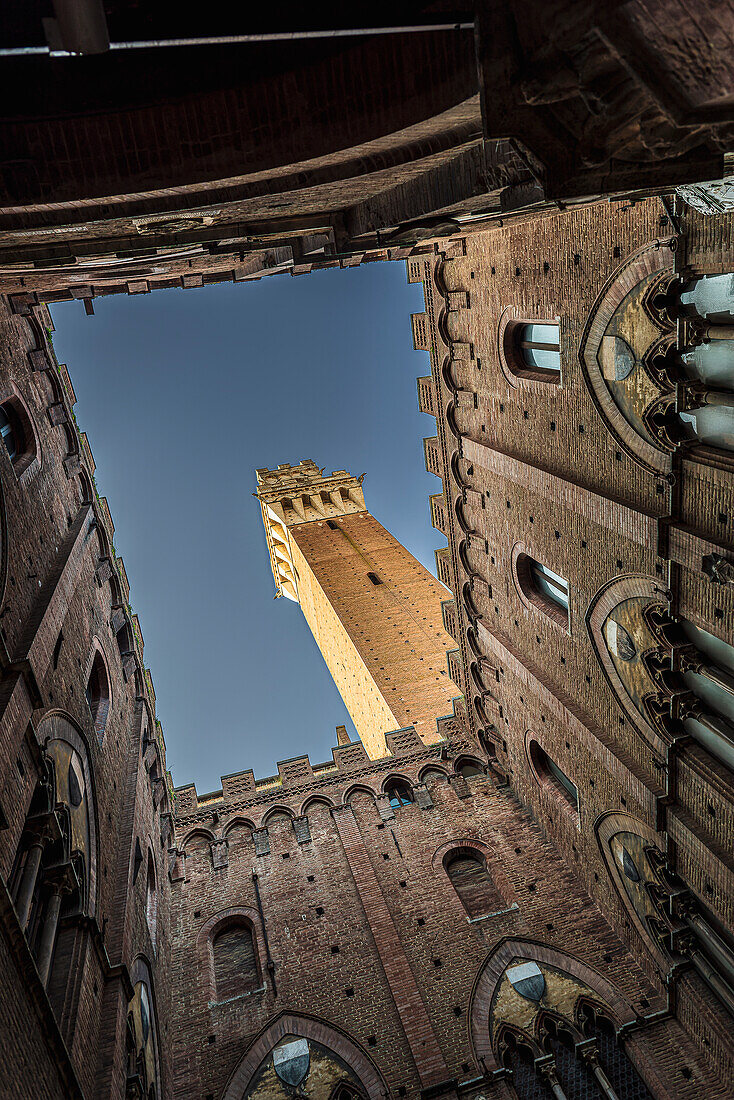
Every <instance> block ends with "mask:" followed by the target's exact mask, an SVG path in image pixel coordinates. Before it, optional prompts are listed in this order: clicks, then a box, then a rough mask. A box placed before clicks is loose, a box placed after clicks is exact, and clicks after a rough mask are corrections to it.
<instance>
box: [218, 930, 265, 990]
mask: <svg viewBox="0 0 734 1100" xmlns="http://www.w3.org/2000/svg"><path fill="white" fill-rule="evenodd" d="M212 951H213V954H214V982H215V987H216V997H217V1000H218V1001H227V1000H229V999H230V998H231V997H239V996H242V994H245V993H252V992H253V990H255V989H258V988H259V986H260V979H259V974H258V966H257V955H256V951H255V941H254V937H253V934H252V928H251V927H250V925H249V924H247V923H246V922H244V921H239V922H237V923H235V924H228V925H225V927H224V928H222V929H221V930H220V931H218V932H216V933H215V935H214V940H213V942H212Z"/></svg>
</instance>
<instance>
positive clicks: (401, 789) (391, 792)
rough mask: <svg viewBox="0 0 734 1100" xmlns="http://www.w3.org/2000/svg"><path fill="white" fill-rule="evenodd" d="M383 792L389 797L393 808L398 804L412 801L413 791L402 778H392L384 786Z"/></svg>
mask: <svg viewBox="0 0 734 1100" xmlns="http://www.w3.org/2000/svg"><path fill="white" fill-rule="evenodd" d="M385 794H386V795H387V797H388V798H389V799H390V805H391V806H392V807H393V809H395V810H396V809H397V808H398V807H399V806H409V805H410V804H411V802H412V801H413V792H412V791H411V789H410V787H409V786H408V784H407V783H405V782H404V781H403V780H402V779H393V780H392V781H391V782H390V783H388V784H387V786H386V787H385Z"/></svg>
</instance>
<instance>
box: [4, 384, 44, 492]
mask: <svg viewBox="0 0 734 1100" xmlns="http://www.w3.org/2000/svg"><path fill="white" fill-rule="evenodd" d="M0 436H2V441H3V444H4V445H5V450H6V451H7V452H8V457H9V459H10V461H11V462H12V464H13V469H14V470H15V472H16V474H18V475H20V474H21V473H22V472H23V470H25V469H27V467H28V466H29V465H30V463H31V462H32V460H33V458H34V457H35V454H36V441H35V437H34V435H33V428H32V427H31V423H30V420H29V418H28V414H27V413H26V411H25V409H24V408H23V406H22V405H21V403H20V401H18V400H16V399H15V398H9V399H8V400H7V401H4V402H3V403H2V404H1V405H0Z"/></svg>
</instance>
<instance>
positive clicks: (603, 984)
mask: <svg viewBox="0 0 734 1100" xmlns="http://www.w3.org/2000/svg"><path fill="white" fill-rule="evenodd" d="M514 959H523V960H528V961H533V962H536V963H538V964H543V963H546V964H548V965H550V966H552V967H555V968H556V969H558V970H561V971H563V972H565V973H567V974H569V975H570V976H571V977H572V978H576V979H577V980H578V981H580V982H581V983H583V985H584V986H587V987H588V988H589V989H590V990H591V991H592V993H593V994H594V995H595V996H596V997H597V998H598V999H599V1001H601V1003H602V1004H603V1005H606V1006H607V1007H608V1009H609V1010H610V1011H611V1012H612V1014H613V1018H614V1021H615V1023H616V1024H617V1026H620V1025H621V1024H626V1023H631V1022H632V1020H634V1019H635V1016H636V1013H635V1010H634V1007H633V1005H632V1003H631V1002H630V1001H629V1000H628V999H627V997H625V996H624V994H622V993H620V992H619V990H618V989H616V987H615V986H613V985H612V984H611V982H609V981H608V980H607V979H606V978H605V977H603V975H601V974H600V973H599V972H598V971H597V970H595V969H594V968H593V967H591V966H589V965H588V964H587V963H584V962H581V960H580V959H577V958H575V957H574V956H573V955H568V954H566V953H565V952H564V951H560V950H558V949H557V948H555V947H550V946H549V945H547V944H544V943H539V942H537V941H535V940H528V939H520V938H515V937H509V936H507V937H505V938H504V939H502V940H500V942H499V943H498V944H497V945H496V946H495V947H494V948H493V949H492V951H491V952H490V954H489V956H488V957H487V959H486V960H485V962H484V963H483V964H482V966H481V968H480V970H479V973H478V974H477V977H476V979H475V981H474V987H473V989H472V993H471V997H470V1008H469V1034H470V1039H471V1045H472V1053H473V1055H474V1058H475V1060H476V1063H477V1065H478V1066H481V1065H482V1062H484V1063H485V1064H486V1066H487V1068H488V1069H489V1070H493V1069H497V1068H498V1063H497V1059H496V1055H495V1050H494V1047H493V1044H492V1038H491V1034H490V1013H491V1011H492V1005H493V1002H494V998H495V994H496V992H497V989H498V987H499V984H500V981H501V980H502V978H503V976H504V973H505V971H506V969H507V967H508V966H509V965H510V963H511V962H512V961H513V960H514Z"/></svg>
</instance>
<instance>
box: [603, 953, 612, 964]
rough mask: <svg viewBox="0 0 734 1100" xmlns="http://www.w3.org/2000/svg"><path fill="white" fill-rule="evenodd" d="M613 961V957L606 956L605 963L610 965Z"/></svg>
mask: <svg viewBox="0 0 734 1100" xmlns="http://www.w3.org/2000/svg"><path fill="white" fill-rule="evenodd" d="M611 961H612V956H611V955H605V956H604V962H605V963H610V962H611Z"/></svg>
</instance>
